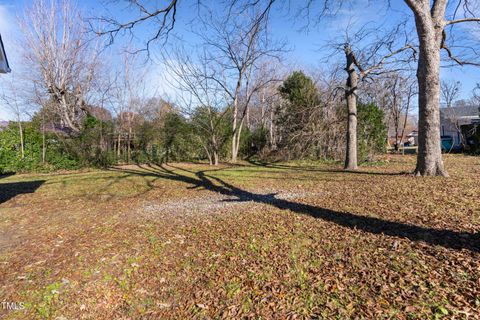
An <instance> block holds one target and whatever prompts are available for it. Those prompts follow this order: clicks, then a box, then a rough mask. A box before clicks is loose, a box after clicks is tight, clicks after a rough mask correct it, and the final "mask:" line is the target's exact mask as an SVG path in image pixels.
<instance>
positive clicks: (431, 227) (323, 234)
mask: <svg viewBox="0 0 480 320" xmlns="http://www.w3.org/2000/svg"><path fill="white" fill-rule="evenodd" d="M388 159H389V160H388V161H386V162H382V163H378V164H375V165H370V166H364V167H362V168H361V169H360V170H359V171H358V172H343V171H342V170H340V169H341V167H340V166H339V165H338V164H320V163H312V162H310V163H308V162H304V163H301V162H295V163H283V164H270V165H264V164H258V163H257V164H253V163H244V164H242V165H239V166H226V165H225V166H220V167H219V168H213V167H209V166H205V165H198V164H174V165H168V166H163V167H156V166H128V167H122V168H112V169H111V170H105V171H100V170H95V171H78V172H73V173H63V174H62V173H56V174H48V175H47V174H32V175H12V176H7V177H1V178H0V301H7V302H17V303H18V302H22V303H24V304H23V306H24V309H22V310H16V311H15V310H5V309H3V310H0V318H1V317H4V318H6V319H23V318H26V319H32V318H51V319H108V318H110V319H137V318H145V319H163V318H174V319H175V318H178V319H188V318H198V319H204V318H242V317H245V318H253V319H259V318H263V319H271V318H280V319H283V318H292V319H293V318H326V319H331V318H339V319H345V318H369V319H380V318H393V319H407V318H422V319H424V318H434V317H445V318H452V317H454V318H459V319H463V318H470V319H473V318H478V317H479V314H480V233H479V232H480V182H479V180H480V158H478V157H477V158H475V157H465V156H459V155H447V156H446V157H445V162H446V167H447V169H448V171H449V173H450V175H451V178H448V179H445V178H415V177H413V176H412V175H410V174H409V172H411V171H413V169H414V164H415V158H414V157H413V156H403V157H402V156H389V158H388Z"/></svg>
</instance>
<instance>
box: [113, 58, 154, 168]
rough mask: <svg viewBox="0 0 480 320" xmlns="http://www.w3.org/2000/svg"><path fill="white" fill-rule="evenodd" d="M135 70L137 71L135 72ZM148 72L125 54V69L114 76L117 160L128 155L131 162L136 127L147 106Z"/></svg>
mask: <svg viewBox="0 0 480 320" xmlns="http://www.w3.org/2000/svg"><path fill="white" fill-rule="evenodd" d="M133 69H135V70H133ZM146 75H147V70H146V69H143V70H142V69H141V68H140V66H139V65H138V64H137V63H136V56H132V55H129V54H127V53H124V55H123V68H122V69H121V70H120V71H119V72H118V73H116V74H115V75H114V80H112V82H113V83H114V85H113V86H112V88H111V93H110V95H111V96H112V98H111V102H112V107H113V109H114V112H115V114H116V118H117V119H116V120H117V128H116V129H117V132H116V134H117V136H116V140H117V142H116V151H117V158H120V156H121V154H122V148H123V149H124V152H123V154H125V155H126V160H127V163H130V161H131V145H132V141H133V139H134V136H135V132H134V127H135V124H136V122H137V120H139V119H138V116H139V113H140V111H141V109H142V108H143V106H144V104H145V98H146V95H147V93H146V83H145V81H146V78H147V77H146Z"/></svg>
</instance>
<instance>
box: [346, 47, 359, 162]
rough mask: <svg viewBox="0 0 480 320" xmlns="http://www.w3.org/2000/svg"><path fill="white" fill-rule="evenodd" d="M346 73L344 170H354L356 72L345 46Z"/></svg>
mask: <svg viewBox="0 0 480 320" xmlns="http://www.w3.org/2000/svg"><path fill="white" fill-rule="evenodd" d="M345 56H346V58H347V67H346V68H345V70H346V71H347V73H348V79H347V85H346V88H345V99H346V100H347V108H348V125H347V148H346V154H345V170H356V169H357V168H358V166H357V96H356V92H357V86H358V74H357V71H356V70H355V65H354V56H353V52H352V51H351V49H350V48H349V47H347V48H345Z"/></svg>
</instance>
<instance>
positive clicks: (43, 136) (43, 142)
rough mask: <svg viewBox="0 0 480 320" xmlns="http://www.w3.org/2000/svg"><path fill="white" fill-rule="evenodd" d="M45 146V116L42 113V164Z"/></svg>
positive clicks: (44, 156)
mask: <svg viewBox="0 0 480 320" xmlns="http://www.w3.org/2000/svg"><path fill="white" fill-rule="evenodd" d="M46 153H47V146H46V143H45V116H44V115H43V113H42V164H45V158H46Z"/></svg>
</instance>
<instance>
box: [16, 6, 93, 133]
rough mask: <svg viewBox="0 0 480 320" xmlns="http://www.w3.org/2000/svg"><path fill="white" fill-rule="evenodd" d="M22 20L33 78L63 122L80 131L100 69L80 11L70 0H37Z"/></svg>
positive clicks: (74, 130)
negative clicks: (89, 96)
mask: <svg viewBox="0 0 480 320" xmlns="http://www.w3.org/2000/svg"><path fill="white" fill-rule="evenodd" d="M20 23H21V26H22V30H23V33H24V35H25V39H26V41H25V46H26V48H25V49H26V50H25V52H26V54H25V59H26V61H27V64H28V65H29V67H30V70H29V71H30V80H31V81H33V83H34V85H35V86H36V87H37V88H38V90H41V91H40V92H41V93H42V95H44V99H48V100H50V101H51V103H50V104H49V105H50V106H52V107H53V108H54V109H55V112H56V114H57V115H58V116H59V117H60V119H61V122H62V125H63V126H65V127H67V128H69V129H70V130H71V131H72V132H74V133H76V132H79V131H80V130H81V121H82V118H83V116H84V115H85V114H87V113H88V109H87V104H88V101H87V99H88V95H89V93H90V92H91V88H92V84H93V80H94V79H95V75H96V72H97V69H98V60H97V58H98V51H97V50H96V48H95V46H94V45H92V43H90V42H88V41H87V39H86V35H85V31H86V29H85V26H84V23H83V20H82V18H81V16H80V13H79V11H78V10H77V8H76V7H75V6H74V4H73V3H72V2H71V1H70V0H60V1H56V0H35V1H33V4H32V5H31V7H29V8H28V9H27V10H26V12H25V15H24V17H23V18H22V19H21V21H20Z"/></svg>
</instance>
